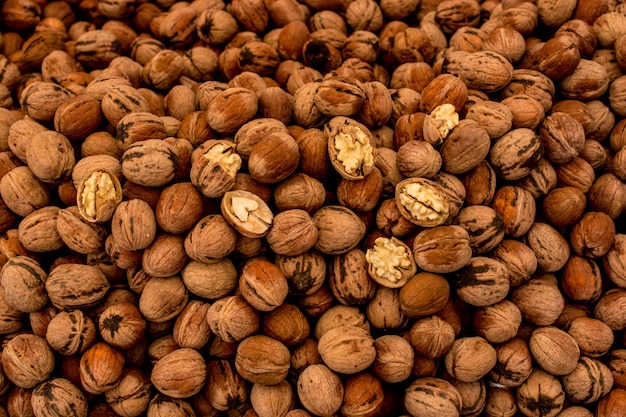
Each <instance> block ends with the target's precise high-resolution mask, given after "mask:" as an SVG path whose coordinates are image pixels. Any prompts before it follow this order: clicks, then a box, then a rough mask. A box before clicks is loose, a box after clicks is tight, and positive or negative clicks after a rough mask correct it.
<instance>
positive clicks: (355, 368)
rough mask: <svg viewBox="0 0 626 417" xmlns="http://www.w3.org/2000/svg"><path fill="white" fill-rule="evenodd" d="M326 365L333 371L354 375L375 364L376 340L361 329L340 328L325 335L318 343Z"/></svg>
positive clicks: (351, 327)
mask: <svg viewBox="0 0 626 417" xmlns="http://www.w3.org/2000/svg"><path fill="white" fill-rule="evenodd" d="M318 350H319V353H320V355H321V357H322V360H323V361H324V363H325V364H326V365H327V366H328V367H329V368H330V369H332V370H333V371H335V372H338V373H342V374H354V373H357V372H360V371H363V370H364V369H366V368H367V367H368V366H370V365H371V364H372V362H374V359H375V358H376V349H375V348H374V339H372V336H371V335H370V334H369V332H367V331H366V330H364V329H363V328H361V327H356V326H339V327H336V328H334V329H331V330H329V331H327V332H326V333H324V334H323V335H322V337H320V340H319V342H318Z"/></svg>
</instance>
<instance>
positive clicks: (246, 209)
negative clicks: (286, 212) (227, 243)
mask: <svg viewBox="0 0 626 417" xmlns="http://www.w3.org/2000/svg"><path fill="white" fill-rule="evenodd" d="M221 209H222V215H223V216H224V218H225V219H226V220H227V221H228V223H230V225H231V226H233V227H234V228H235V229H236V230H237V231H238V232H239V233H241V234H242V235H244V236H247V237H252V238H259V237H263V236H265V235H266V234H267V232H268V231H269V229H270V227H271V226H272V220H273V218H274V215H273V214H272V211H271V210H270V209H269V207H268V206H267V204H265V202H264V201H263V200H261V198H260V197H259V196H257V195H256V194H253V193H251V192H248V191H242V190H238V191H227V192H226V193H224V196H223V198H222V203H221Z"/></svg>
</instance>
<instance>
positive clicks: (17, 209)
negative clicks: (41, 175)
mask: <svg viewBox="0 0 626 417" xmlns="http://www.w3.org/2000/svg"><path fill="white" fill-rule="evenodd" d="M0 195H1V196H2V200H3V201H4V203H5V204H6V206H7V207H8V208H9V209H10V210H11V211H12V212H14V213H15V214H17V215H19V216H27V215H28V214H30V213H32V212H33V211H35V210H37V209H40V208H43V207H45V206H46V205H48V203H49V200H50V193H49V191H48V189H47V188H46V187H45V186H44V184H43V183H42V182H40V181H39V180H38V179H37V177H36V176H35V175H34V174H33V172H32V171H31V170H30V169H29V168H28V167H25V166H18V167H15V168H13V169H12V170H10V171H9V172H7V173H6V174H5V175H4V176H3V177H2V179H0Z"/></svg>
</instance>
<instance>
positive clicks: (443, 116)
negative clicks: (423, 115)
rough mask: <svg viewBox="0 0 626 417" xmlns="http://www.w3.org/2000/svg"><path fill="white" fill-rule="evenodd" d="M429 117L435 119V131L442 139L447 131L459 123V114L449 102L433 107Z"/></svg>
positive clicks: (446, 134)
mask: <svg viewBox="0 0 626 417" xmlns="http://www.w3.org/2000/svg"><path fill="white" fill-rule="evenodd" d="M430 117H432V118H433V120H434V121H435V126H437V131H438V132H439V134H440V135H441V138H442V139H445V138H446V137H447V136H448V133H450V131H451V130H452V129H454V127H455V126H457V125H458V124H459V114H458V113H457V112H456V109H455V107H454V105H452V104H450V103H445V104H442V105H440V106H437V107H435V108H434V109H433V111H432V112H431V113H430Z"/></svg>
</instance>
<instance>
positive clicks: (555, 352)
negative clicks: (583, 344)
mask: <svg viewBox="0 0 626 417" xmlns="http://www.w3.org/2000/svg"><path fill="white" fill-rule="evenodd" d="M529 347H530V351H531V353H532V355H533V358H534V359H535V361H537V363H538V364H539V366H541V367H542V368H543V369H544V370H546V371H547V372H549V373H551V374H552V375H567V374H569V373H570V372H572V371H573V370H574V368H575V367H576V365H577V363H578V358H579V357H580V348H579V347H578V344H577V343H576V340H574V338H573V337H571V336H570V335H569V334H567V333H566V332H564V331H563V330H560V329H558V328H556V327H551V326H548V327H541V328H538V329H536V330H535V331H534V332H533V333H532V335H531V337H530V341H529Z"/></svg>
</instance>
